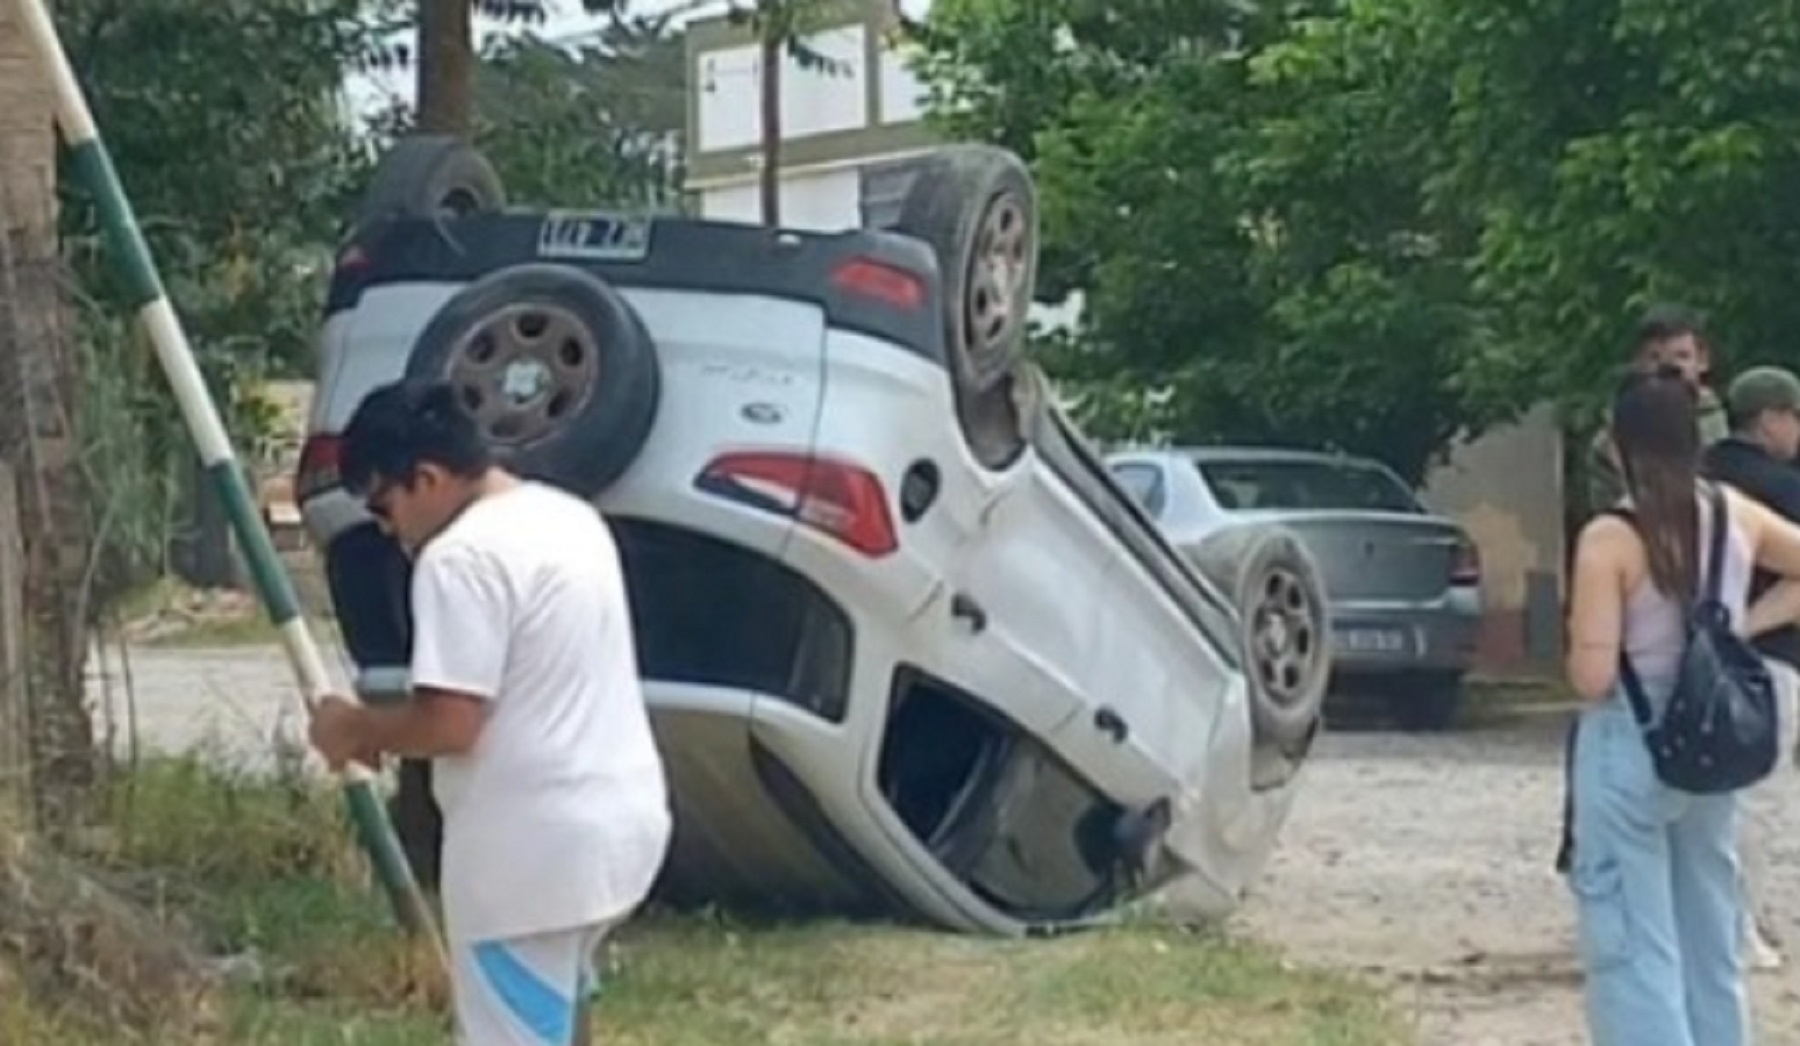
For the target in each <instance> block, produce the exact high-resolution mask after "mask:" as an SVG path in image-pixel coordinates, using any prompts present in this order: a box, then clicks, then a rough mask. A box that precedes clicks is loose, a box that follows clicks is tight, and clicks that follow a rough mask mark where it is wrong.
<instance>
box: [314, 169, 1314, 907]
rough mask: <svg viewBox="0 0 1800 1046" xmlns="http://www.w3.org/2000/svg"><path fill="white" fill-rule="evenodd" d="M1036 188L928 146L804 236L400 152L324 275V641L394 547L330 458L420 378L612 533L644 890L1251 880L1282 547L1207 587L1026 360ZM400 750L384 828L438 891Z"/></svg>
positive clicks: (765, 891) (426, 823)
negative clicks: (546, 191) (352, 428)
mask: <svg viewBox="0 0 1800 1046" xmlns="http://www.w3.org/2000/svg"><path fill="white" fill-rule="evenodd" d="M1036 225H1037V223H1036V213H1035V197H1034V191H1033V188H1032V185H1031V182H1030V180H1029V178H1028V176H1027V174H1026V172H1025V170H1024V168H1023V166H1022V165H1021V164H1020V163H1019V162H1018V160H1017V159H1016V158H1015V157H1013V156H1011V155H1010V154H1008V153H1005V152H1002V151H999V150H995V149H990V148H985V147H972V146H958V147H951V148H946V149H944V150H943V151H942V152H941V154H939V155H938V156H937V157H935V158H934V159H933V160H932V161H931V162H930V163H928V164H927V165H926V166H925V167H924V168H923V169H922V171H921V173H919V174H918V175H917V177H916V179H915V180H914V182H913V184H912V186H911V188H910V190H909V195H908V197H907V200H906V203H905V205H904V208H903V213H902V215H901V217H900V219H899V222H898V224H897V225H896V226H895V227H894V228H892V229H887V230H870V229H864V230H852V231H846V232H841V233H833V234H818V233H807V232H795V231H788V230H772V229H767V228H762V227H757V226H750V225H742V224H733V223H723V222H714V221H702V220H694V219H689V218H674V217H644V216H634V215H623V214H611V213H590V212H567V211H550V210H540V209H517V208H508V207H507V206H506V205H505V203H504V201H503V199H502V194H501V189H500V186H499V184H498V180H497V179H496V178H495V177H494V175H493V173H492V171H491V170H490V169H489V167H488V166H487V164H486V163H485V162H484V161H482V160H481V158H480V157H479V156H478V155H476V154H475V153H473V152H471V151H470V150H469V149H468V148H467V147H465V146H463V145H461V144H458V143H457V142H455V141H453V140H449V139H437V138H417V139H411V140H408V141H405V142H403V143H401V144H400V145H399V146H397V147H396V149H395V151H394V152H393V153H391V154H390V155H389V156H388V157H387V159H386V161H385V162H384V164H383V166H382V169H381V171H380V172H379V173H378V175H377V178H376V182H375V184H374V185H373V186H372V187H371V189H370V192H369V197H368V200H367V201H366V207H365V213H364V214H363V216H362V218H361V220H360V221H359V223H358V226H357V228H356V230H355V232H354V233H353V235H352V237H351V238H350V240H349V242H348V243H347V244H346V246H345V247H344V249H343V251H342V253H341V255H340V257H339V259H338V263H337V268H336V272H335V275H334V279H333V282H332V285H331V291H330V298H329V302H328V304H327V307H326V316H325V323H324V329H323V334H322V337H321V343H320V347H319V357H318V372H317V392H316V395H315V405H314V409H313V415H312V418H311V422H310V433H309V438H308V440H307V443H306V447H305V452H304V454H303V460H302V464H301V466H300V474H299V477H298V481H297V492H298V496H299V498H300V501H301V505H302V509H303V511H304V514H305V518H306V521H307V525H308V528H309V531H310V533H311V536H312V538H313V540H314V542H315V545H316V547H317V548H319V549H321V550H322V551H323V555H324V557H325V559H326V563H327V568H328V576H329V579H330V583H331V591H332V596H333V600H334V602H335V604H336V610H337V612H338V616H339V621H340V623H341V626H342V628H343V632H344V636H345V639H346V643H347V646H348V647H349V649H350V651H351V654H352V656H353V657H354V658H355V660H356V661H357V662H358V663H359V664H360V665H362V666H364V667H370V668H373V667H380V666H392V665H398V664H404V662H405V660H406V657H407V649H408V625H407V611H406V599H405V593H406V563H405V560H404V558H403V557H402V556H401V555H399V554H398V552H397V551H396V550H395V548H394V546H393V545H392V543H391V542H389V541H388V540H387V539H386V538H385V537H383V536H382V535H381V534H380V533H379V532H378V531H377V530H376V529H375V527H374V525H373V524H372V522H371V520H370V519H369V518H368V516H367V515H366V514H365V513H364V511H363V508H362V506H361V505H360V504H358V503H357V502H356V501H355V500H353V499H352V498H350V497H349V496H347V495H346V494H345V493H344V492H343V490H342V489H341V487H340V486H339V485H338V483H337V480H336V475H335V460H336V446H337V444H336V439H337V437H336V433H337V432H338V431H339V430H340V429H341V427H342V426H343V424H344V423H345V421H346V420H347V419H348V417H349V416H350V413H351V411H352V410H353V409H354V407H355V406H356V404H357V402H358V401H359V400H360V398H361V397H362V396H363V395H364V393H366V392H367V391H368V390H369V389H370V388H371V387H373V386H374V385H376V384H378V383H381V382H385V381H389V380H392V379H395V378H398V377H400V376H402V375H404V374H413V375H420V374H428V375H437V376H442V377H445V378H448V379H449V380H450V381H452V382H454V383H456V384H457V386H458V387H459V388H460V389H461V391H462V395H463V399H464V402H465V403H466V405H467V406H468V408H469V409H470V410H471V411H472V412H473V414H474V415H475V417H476V418H477V419H478V420H479V422H480V424H481V426H482V427H483V430H484V431H485V432H486V434H487V436H488V437H489V438H490V439H491V441H492V442H493V444H494V445H495V446H496V447H497V448H498V449H499V450H500V452H501V453H502V455H503V457H504V459H505V460H507V461H508V462H509V464H510V465H511V466H512V467H513V468H515V469H517V470H519V471H521V472H523V473H526V474H529V475H533V476H536V477H539V478H543V479H546V480H549V481H551V482H555V483H558V484H560V485H562V486H564V487H566V488H569V489H572V490H574V491H577V492H579V493H580V494H582V495H583V496H585V497H589V498H591V499H592V500H593V502H594V503H595V504H596V505H597V506H598V507H599V508H600V509H601V510H602V511H603V512H604V513H605V515H606V516H607V518H608V519H609V520H610V521H611V523H612V525H613V527H614V528H615V530H616V532H617V534H618V538H619V543H620V548H621V550H622V553H623V557H624V565H625V570H626V574H627V579H628V582H629V584H630V587H631V595H632V605H633V613H634V618H635V624H636V629H637V636H638V644H639V653H640V659H641V666H642V671H643V674H644V677H645V683H646V693H647V695H648V698H649V701H650V703H651V706H652V714H653V716H654V721H655V724H656V729H657V733H658V738H659V741H660V744H661V746H662V749H663V752H664V754H665V758H666V760H667V764H668V767H669V773H670V776H671V785H672V789H673V795H674V797H675V803H676V831H675V840H674V844H673V849H672V853H671V857H670V861H669V864H668V865H667V867H666V869H665V874H664V876H663V880H662V882H661V884H660V886H659V893H660V895H661V896H662V897H664V898H665V899H667V900H670V901H672V902H677V903H681V902H710V903H719V904H725V905H749V906H754V907H757V908H763V909H769V908H773V909H777V910H781V911H786V912H789V913H805V912H833V913H840V914H856V913H874V914H882V915H886V916H890V917H894V916H898V917H909V916H910V917H915V918H919V919H922V920H924V921H927V922H930V923H934V924H938V925H942V926H947V927H952V928H959V929H965V930H972V931H982V932H993V933H1009V934H1010V933H1023V932H1036V931H1045V930H1055V929H1059V928H1064V927H1069V926H1074V925H1080V924H1084V923H1088V922H1092V921H1095V920H1098V919H1102V918H1104V917H1105V916H1106V915H1107V913H1108V912H1109V911H1111V910H1113V909H1115V908H1116V907H1117V906H1118V905H1119V904H1120V903H1121V902H1123V901H1127V900H1130V899H1132V898H1133V897H1136V896H1139V895H1141V894H1143V893H1145V892H1147V891H1149V890H1152V889H1154V888H1155V887H1156V886H1158V885H1159V884H1161V883H1164V882H1167V881H1168V880H1169V879H1170V878H1171V877H1174V876H1177V875H1185V874H1191V876H1192V881H1193V885H1192V886H1190V887H1189V888H1187V889H1185V890H1184V896H1186V897H1188V898H1190V899H1191V898H1193V897H1195V896H1200V897H1202V898H1204V901H1203V903H1202V907H1203V908H1210V909H1212V910H1213V911H1216V912H1223V911H1225V910H1227V909H1229V908H1230V907H1231V906H1232V905H1233V904H1235V902H1236V900H1237V898H1238V897H1239V896H1240V895H1241V892H1242V891H1243V890H1244V888H1245V887H1246V886H1247V885H1248V884H1249V883H1250V882H1251V881H1252V879H1253V878H1254V877H1255V876H1256V875H1257V873H1258V872H1259V870H1260V869H1261V867H1262V866H1263V864H1264V862H1265V860H1266V858H1267V857H1268V855H1269V853H1270V850H1271V848H1272V847H1273V846H1274V843H1275V840H1276V836H1277V834H1278V832H1279V829H1280V826H1281V824H1282V823H1283V820H1284V818H1285V816H1286V813H1287V810H1288V807H1289V804H1290V802H1291V800H1292V796H1293V791H1294V788H1295V786H1296V781H1297V775H1298V771H1299V770H1300V768H1301V766H1302V764H1303V762H1304V760H1305V758H1306V755H1307V752H1308V751H1309V747H1310V744H1311V742H1312V740H1313V738H1314V735H1315V733H1316V731H1317V729H1318V725H1319V712H1320V704H1321V702H1322V699H1323V694H1324V689H1325V684H1326V678H1327V675H1328V672H1329V663H1328V662H1329V652H1328V645H1327V643H1326V642H1325V627H1324V620H1323V615H1324V610H1323V597H1322V593H1321V590H1320V587H1319V582H1318V575H1317V571H1316V569H1315V568H1314V566H1313V565H1312V563H1311V562H1310V560H1308V559H1307V558H1306V555H1305V553H1304V552H1303V551H1302V550H1301V547H1300V546H1299V544H1298V543H1297V542H1296V541H1294V540H1292V539H1291V538H1290V537H1288V536H1285V535H1284V534H1282V533H1281V532H1279V531H1270V532H1267V533H1264V534H1261V535H1259V536H1257V537H1256V538H1255V539H1253V540H1248V541H1246V542H1244V543H1241V546H1240V547H1235V548H1233V549H1232V550H1231V552H1230V561H1229V562H1220V563H1216V564H1209V565H1208V567H1209V569H1208V570H1207V571H1206V573H1209V574H1211V575H1212V577H1213V579H1214V580H1212V581H1209V580H1207V579H1206V578H1205V577H1203V576H1202V572H1201V571H1197V570H1196V569H1195V568H1194V567H1193V566H1192V565H1190V564H1189V563H1187V562H1185V561H1184V560H1183V559H1182V558H1181V557H1180V555H1178V554H1177V553H1176V552H1175V551H1173V550H1172V549H1171V548H1170V546H1169V545H1168V544H1167V543H1166V542H1165V541H1164V540H1163V539H1162V537H1160V536H1159V534H1158V532H1157V530H1156V528H1155V527H1154V526H1153V525H1152V524H1151V523H1150V521H1149V520H1148V519H1146V517H1145V516H1144V515H1143V514H1142V511H1141V510H1140V509H1139V507H1138V506H1137V505H1136V503H1135V502H1134V501H1133V500H1132V499H1131V498H1130V497H1128V496H1127V495H1126V494H1125V493H1124V492H1122V491H1121V490H1120V488H1119V487H1117V486H1116V485H1115V483H1114V481H1113V480H1112V478H1111V477H1110V476H1109V474H1108V471H1107V469H1106V468H1105V467H1104V465H1103V464H1102V463H1101V461H1100V460H1099V459H1098V458H1097V457H1096V456H1095V454H1094V453H1093V452H1092V451H1091V450H1090V449H1089V448H1088V446H1087V445H1086V444H1085V443H1084V442H1083V440H1082V439H1081V437H1080V436H1079V434H1078V433H1077V432H1076V431H1075V430H1074V429H1073V427H1072V426H1071V425H1070V423H1069V422H1068V421H1067V420H1066V419H1065V417H1064V416H1063V415H1062V414H1061V413H1059V411H1058V410H1057V409H1056V408H1055V407H1054V405H1053V404H1052V403H1051V402H1050V400H1049V398H1048V396H1047V389H1046V386H1045V385H1044V383H1043V381H1042V379H1041V377H1040V376H1039V375H1038V374H1037V373H1036V371H1035V370H1034V369H1033V368H1031V367H1030V366H1028V365H1026V364H1024V363H1022V362H1021V361H1020V360H1019V351H1020V347H1021V344H1022V342H1023V340H1024V317H1025V310H1026V307H1027V304H1028V300H1029V298H1030V295H1031V291H1032V287H1033V281H1034V276H1035V267H1036V242H1035V240H1036ZM424 785H425V771H424V768H423V767H421V766H416V765H415V766H409V767H406V768H404V769H403V773H402V786H401V795H400V796H399V799H398V810H397V819H398V820H399V822H400V828H401V832H402V835H403V836H404V837H405V838H406V839H407V842H408V846H409V850H410V851H411V852H412V854H413V857H414V860H415V862H416V863H418V864H420V865H421V866H422V868H423V871H424V874H426V876H427V877H430V876H431V875H432V874H433V872H432V869H433V867H434V864H435V862H434V847H435V840H434V839H433V838H432V836H433V832H434V831H435V825H434V823H433V816H432V810H431V807H430V798H429V795H428V790H427V789H426V788H425V787H424Z"/></svg>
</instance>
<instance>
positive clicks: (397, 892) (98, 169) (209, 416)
mask: <svg viewBox="0 0 1800 1046" xmlns="http://www.w3.org/2000/svg"><path fill="white" fill-rule="evenodd" d="M14 7H15V9H16V10H17V11H18V14H19V20H20V22H21V23H22V24H23V26H24V28H25V32H26V35H27V36H28V37H29V38H30V40H31V43H32V45H33V47H34V48H35V49H36V51H37V53H38V56H39V57H40V58H41V59H42V61H43V69H44V72H45V74H46V75H48V76H49V77H50V79H51V82H52V84H53V85H54V87H55V90H56V123H57V127H58V129H59V130H60V131H61V134H62V139H63V144H64V145H65V146H66V147H67V148H68V150H69V160H70V168H71V169H72V170H73V171H74V174H75V177H76V179H77V180H79V181H80V182H81V184H82V185H84V186H85V187H86V188H87V190H88V191H89V192H91V193H93V194H94V198H95V202H96V204H97V205H98V207H99V210H100V222H101V226H102V228H103V230H104V232H105V234H106V239H107V244H108V247H109V248H110V250H109V253H110V255H111V257H112V260H113V263H114V264H115V265H117V266H118V269H119V275H120V276H121V277H122V278H123V279H124V282H125V286H126V289H127V291H128V293H129V294H130V295H131V299H132V306H133V307H134V308H135V309H136V312H137V321H138V323H139V324H140V325H141V326H142V328H143V330H144V331H145V333H146V334H148V335H149V336H150V340H151V342H152V344H153V345H154V346H155V348H156V358H157V361H158V362H159V363H160V364H161V365H162V370H163V374H164V375H165V376H166V377H167V378H168V381H169V385H170V387H171V388H172V389H173V390H174V393H175V400H176V402H177V403H178V404H180V407H181V415H182V419H183V420H184V421H185V422H186V424H187V428H188V433H189V435H190V436H191V437H192V438H193V441H194V445H195V447H196V448H197V449H198V450H199V453H200V460H201V463H202V464H203V465H204V467H205V469H206V476H207V481H208V482H209V483H210V484H211V485H212V486H213V488H214V490H215V491H216V492H217V494H218V496H219V500H220V502H221V503H222V504H223V505H224V506H225V511H226V513H227V515H228V516H229V517H230V520H231V527H232V530H233V531H234V532H235V533H236V535H237V538H238V540H239V541H240V542H242V543H243V546H244V548H245V552H246V554H247V556H248V558H249V561H250V573H251V575H252V577H253V578H254V579H255V582H256V590H257V594H258V595H259V596H260V597H261V599H262V603H263V608H264V609H265V610H266V611H267V612H268V615H269V619H270V620H271V621H272V622H273V623H274V624H275V626H276V627H277V628H278V629H279V630H280V633H281V644H282V647H283V648H284V650H285V651H286V652H287V657H288V662H289V663H290V665H291V666H292V667H293V670H294V674H295V677H296V679H297V681H298V682H299V684H300V692H301V699H302V701H303V702H304V703H305V704H306V706H307V708H308V709H310V708H311V707H312V704H313V702H314V701H316V700H318V698H319V697H321V696H323V695H324V694H326V693H328V692H330V691H331V689H332V687H331V679H330V677H329V675H328V674H327V673H326V669H325V661H324V659H323V658H322V657H321V656H320V654H319V647H318V644H317V643H315V642H314V641H313V637H312V632H311V630H310V629H309V628H308V627H307V623H306V616H305V615H304V614H302V613H301V612H300V606H299V599H298V598H297V597H296V596H295V594H294V586H293V582H292V581H291V580H290V579H289V577H288V575H287V571H286V570H285V569H283V567H282V563H281V559H280V557H279V556H278V555H277V554H276V552H275V544H274V542H273V541H272V540H271V539H270V537H269V532H268V529H267V528H266V527H265V526H264V524H263V520H262V516H261V514H260V513H258V512H257V511H256V505H255V503H254V500H253V499H252V497H251V494H250V487H249V484H248V483H246V482H245V479H244V473H243V470H242V469H241V468H240V467H239V466H238V463H237V455H236V453H235V452H234V451H233V449H232V446H231V440H230V437H229V436H227V435H226V433H225V426H224V423H223V422H222V421H221V420H220V418H219V412H218V409H217V408H216V407H215V406H214V405H213V402H212V397H211V394H210V393H208V392H207V389H206V382H205V380H204V379H203V377H202V376H201V373H200V367H199V365H198V364H197V363H195V361H194V354H193V350H192V349H191V348H190V347H189V345H188V340H187V335H186V333H185V332H184V331H183V330H182V327H181V321H180V320H179V319H178V318H177V317H176V315H175V309H174V307H173V306H172V305H171V304H170V302H169V297H168V294H167V293H166V292H165V291H164V290H163V286H162V277H161V276H160V274H159V273H158V272H157V269H156V262H155V260H154V259H153V258H152V257H151V256H150V248H149V247H148V245H146V244H145V242H144V237H143V233H142V231H141V230H140V229H139V227H138V222H137V216H136V215H135V214H134V213H133V211H132V207H131V201H130V199H129V198H128V197H127V196H126V195H125V190H124V187H123V186H122V185H120V184H119V176H118V173H117V172H116V171H115V170H114V169H113V164H112V157H111V156H110V155H109V154H108V153H107V151H106V145H105V143H104V142H102V141H101V140H100V134H99V132H98V131H97V130H96V129H95V127H94V118H93V115H92V114H91V113H90V112H89V111H88V105H87V99H86V96H85V95H83V94H82V91H81V85H80V84H78V83H77V82H76V80H75V74H74V71H73V70H72V69H70V67H69V60H68V56H67V54H65V53H64V51H63V48H62V42H61V40H60V39H58V37H57V35H56V23H55V22H54V21H53V20H52V19H51V16H50V12H49V10H48V8H47V7H46V6H45V5H44V3H43V0H16V3H15V4H14ZM339 781H340V783H341V784H342V786H343V791H344V800H345V804H346V806H347V807H348V809H349V814H350V819H351V822H352V823H353V824H354V825H355V827H356V832H357V836H358V838H359V839H360V840H361V842H362V845H363V847H364V849H366V850H367V851H368V854H369V858H370V860H371V862H372V863H373V865H374V868H375V872H376V875H377V876H378V877H379V878H380V880H381V884H382V887H383V888H384V889H385V890H386V892H387V895H388V900H389V902H390V903H391V904H392V905H393V908H394V914H395V916H396V917H397V918H398V919H399V920H400V922H401V923H402V925H404V926H406V927H407V928H408V929H409V930H413V931H415V932H421V933H424V934H426V935H428V936H429V937H430V938H431V940H432V942H433V944H434V945H435V946H436V948H437V951H438V956H439V959H440V960H441V961H443V962H444V965H445V968H446V970H447V969H448V967H449V958H448V953H447V952H446V951H445V949H444V944H443V938H442V936H441V935H440V934H439V932H438V930H437V922H436V920H435V919H434V918H433V916H432V913H431V906H430V904H429V903H428V902H427V901H426V899H425V894H424V891H423V890H421V889H420V888H419V883H418V880H417V878H416V877H415V876H414V875H413V871H412V867H411V865H409V864H408V863H407V860H406V853H405V851H404V850H403V849H401V846H400V840H399V838H398V837H397V836H396V835H395V834H394V827H393V824H392V823H391V822H390V821H389V820H388V816H387V811H386V810H385V809H384V808H383V807H382V804H381V801H380V799H379V798H378V797H377V796H376V794H375V775H374V772H373V771H371V770H370V769H369V768H368V767H366V766H363V765H361V764H359V763H354V762H353V763H349V764H347V765H346V766H345V767H344V770H343V772H342V774H341V776H340V778H339Z"/></svg>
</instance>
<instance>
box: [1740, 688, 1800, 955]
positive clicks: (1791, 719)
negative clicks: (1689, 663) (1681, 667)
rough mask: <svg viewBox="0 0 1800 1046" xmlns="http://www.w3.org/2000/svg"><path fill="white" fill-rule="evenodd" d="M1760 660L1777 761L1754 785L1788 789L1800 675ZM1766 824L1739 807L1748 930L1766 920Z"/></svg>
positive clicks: (1799, 713)
mask: <svg viewBox="0 0 1800 1046" xmlns="http://www.w3.org/2000/svg"><path fill="white" fill-rule="evenodd" d="M1763 663H1764V664H1766V665H1767V666H1768V668H1769V674H1770V675H1772V676H1773V677H1774V679H1775V696H1776V698H1777V699H1779V701H1780V703H1781V710H1780V721H1781V761H1780V762H1778V763H1776V764H1775V771H1774V772H1773V773H1771V774H1770V775H1769V776H1768V778H1767V779H1766V780H1764V781H1763V782H1762V783H1761V784H1759V785H1757V786H1756V788H1757V790H1762V789H1767V788H1771V787H1774V788H1789V787H1792V786H1793V782H1792V780H1791V779H1789V773H1790V772H1791V771H1793V770H1794V768H1795V747H1796V744H1797V743H1800V674H1797V673H1796V672H1795V670H1794V669H1793V668H1792V667H1791V666H1789V665H1788V664H1786V663H1785V662H1781V661H1777V660H1775V659H1773V658H1764V659H1763ZM1766 831H1769V826H1768V825H1766V824H1764V823H1763V818H1761V817H1759V816H1757V812H1756V810H1755V808H1754V807H1753V806H1751V804H1749V803H1746V804H1744V806H1743V818H1742V820H1741V821H1740V822H1739V828H1738V855H1739V857H1740V858H1741V859H1742V863H1743V870H1744V872H1743V874H1744V916H1745V924H1746V925H1745V928H1746V930H1748V929H1750V928H1751V927H1753V926H1754V925H1756V924H1758V923H1760V924H1762V925H1763V926H1767V925H1768V923H1769V919H1768V914H1769V913H1768V911H1767V910H1766V909H1765V908H1764V907H1763V903H1762V896H1763V890H1764V884H1765V883H1766V882H1768V876H1769V858H1768V854H1767V852H1766V851H1765V850H1764V848H1763V833H1764V832H1766Z"/></svg>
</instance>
